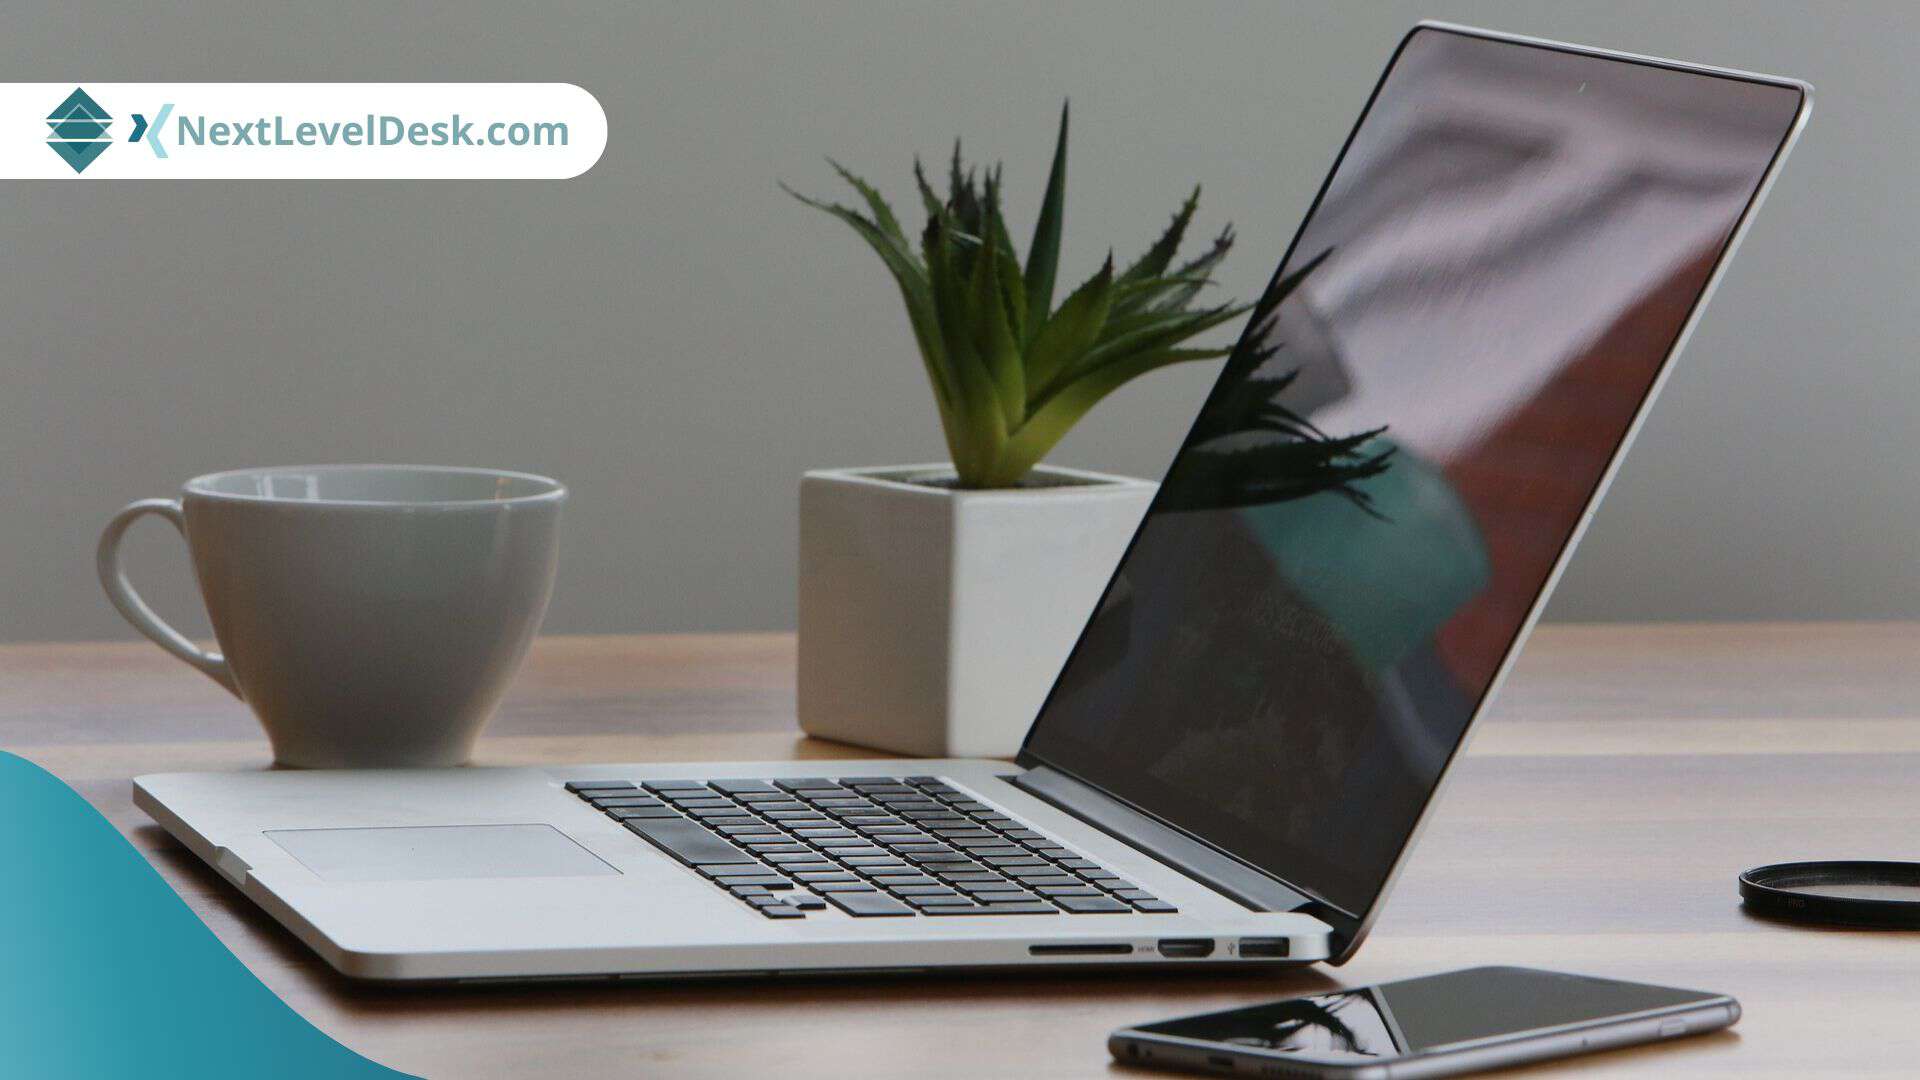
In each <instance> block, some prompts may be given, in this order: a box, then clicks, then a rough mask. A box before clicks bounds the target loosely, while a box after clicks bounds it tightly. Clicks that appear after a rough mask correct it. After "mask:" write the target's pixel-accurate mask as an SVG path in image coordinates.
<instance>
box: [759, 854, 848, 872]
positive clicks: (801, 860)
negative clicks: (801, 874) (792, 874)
mask: <svg viewBox="0 0 1920 1080" xmlns="http://www.w3.org/2000/svg"><path fill="white" fill-rule="evenodd" d="M767 861H768V862H770V863H772V864H773V865H775V866H779V867H784V868H786V869H788V870H825V869H826V868H827V867H830V866H832V865H833V864H832V863H831V862H828V861H827V860H826V859H823V858H821V857H820V856H818V855H812V854H807V853H804V852H803V853H801V854H798V855H769V856H767Z"/></svg>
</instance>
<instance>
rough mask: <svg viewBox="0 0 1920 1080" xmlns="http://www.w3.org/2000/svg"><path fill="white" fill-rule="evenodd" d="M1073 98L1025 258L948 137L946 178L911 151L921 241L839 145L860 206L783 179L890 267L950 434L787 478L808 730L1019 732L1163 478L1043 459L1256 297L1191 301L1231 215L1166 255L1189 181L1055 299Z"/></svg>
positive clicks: (1007, 745) (1014, 742)
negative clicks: (796, 484) (1183, 253)
mask: <svg viewBox="0 0 1920 1080" xmlns="http://www.w3.org/2000/svg"><path fill="white" fill-rule="evenodd" d="M1067 119H1068V115H1067V110H1066V109H1065V108H1064V107H1063V108H1062V110H1061V114H1060V129H1059V134H1058V137H1057V139H1056V141H1055V145H1054V152H1053V165H1052V169H1051V171H1050V172H1049V174H1048V177H1047V186H1046V192H1045V195H1044V196H1043V198H1042V200H1041V204H1040V213H1039V216H1038V219H1037V220H1036V222H1035V225H1034V230H1033V239H1032V241H1031V242H1030V243H1029V244H1028V247H1027V256H1026V262H1025V264H1024V265H1023V264H1022V263H1021V261H1020V259H1019V256H1018V252H1017V251H1016V250H1015V248H1014V245H1013V243H1012V241H1011V240H1010V239H1009V237H1008V235H1007V228H1006V223H1005V220H1004V218H1003V217H1002V214H1001V190H1002V188H1001V169H1000V167H999V166H998V165H996V166H994V167H993V168H992V169H990V170H985V171H978V170H975V169H973V168H970V167H967V166H966V165H965V163H964V162H963V161H962V159H961V156H960V148H959V144H958V143H956V144H955V146H954V153H953V162H952V166H951V169H950V171H949V175H948V180H947V193H946V197H945V198H944V199H942V198H940V197H939V196H937V195H936V194H935V193H934V190H933V187H932V185H931V184H930V183H929V182H928V180H927V177H926V173H925V170H924V169H923V168H922V167H921V164H920V161H919V159H918V158H916V159H915V160H914V170H913V171H914V180H915V181H916V183H917V185H918V187H919V194H920V201H921V204H922V206H923V208H924V210H925V213H926V225H925V227H924V228H923V229H922V230H921V231H920V235H919V237H918V239H917V242H915V241H913V240H909V238H908V236H907V234H906V232H905V231H904V230H903V228H902V227H901V224H900V222H899V219H898V218H896V217H895V216H894V213H893V210H892V208H891V207H890V206H889V205H888V204H887V202H886V200H885V199H884V198H883V197H882V196H881V195H880V193H879V192H878V191H877V190H875V189H874V187H873V186H872V185H870V184H868V183H867V182H866V181H864V180H862V179H861V178H860V177H858V176H856V175H854V174H853V173H851V172H849V171H848V170H847V169H845V168H843V167H841V166H840V165H839V164H838V163H837V162H833V161H832V160H831V159H829V164H831V165H832V166H833V168H834V170H835V171H836V172H838V173H839V175H840V177H841V179H843V180H845V181H846V182H847V184H848V185H849V186H851V187H852V188H853V190H854V191H855V193H857V194H858V196H859V198H860V201H861V202H862V203H863V204H864V207H865V212H862V211H861V210H860V209H856V208H853V207H849V206H844V205H838V204H833V203H828V202H822V201H819V200H815V199H811V198H808V197H806V196H804V195H801V194H799V193H798V192H794V191H793V190H792V189H791V188H785V185H782V187H783V188H784V189H785V190H787V191H788V193H789V194H792V195H793V196H794V197H795V198H797V199H799V200H800V201H801V202H804V203H806V204H807V205H808V206H811V207H815V208H817V209H820V210H823V211H825V212H827V213H829V214H832V215H833V216H834V217H836V218H839V219H840V220H841V221H843V222H845V223H846V224H847V225H848V226H850V227H851V228H852V229H853V230H854V231H855V232H857V233H859V234H860V237H861V238H862V239H863V240H865V241H866V242H867V244H868V245H869V246H871V247H872V248H873V250H874V251H875V252H876V253H877V254H878V255H879V256H880V259H881V261H882V262H883V263H884V264H885V265H886V268H887V270H888V272H889V273H890V274H891V275H892V276H893V279H894V282H895V284H896V285H897V286H898V287H899V289H900V296H901V299H902V301H903V302H904V304H905V306H906V312H907V321H908V323H909V325H910V326H911V327H912V329H913V335H914V340H915V342H916V343H917V345H918V347H919V353H920V361H921V364H922V366H923V367H924V369H925V372H926V376H927V380H928V382H929V383H930V384H931V385H932V389H933V398H934V403H935V405H936V407H937V409H938V414H939V417H940V426H941V431H942V432H943V433H944V435H945V437H946V444H947V449H948V452H949V454H950V455H951V460H950V461H948V462H945V463H939V464H928V465H902V466H884V467H878V468H855V469H832V470H817V471H810V472H808V473H806V474H805V475H804V476H803V478H802V480H801V483H800V597H799V622H800V658H799V716H800V724H801V726H802V727H803V728H804V729H805V730H806V731H808V732H810V733H812V734H815V735H820V736H824V737H828V738H834V739H841V740H845V741H848V742H855V743H861V744H865V745H868V746H874V747H879V748H882V749H886V750H891V751H895V752H899V753H907V754H923V755H934V756H938V755H956V756H1009V755H1011V754H1012V753H1013V752H1014V751H1015V750H1017V749H1018V747H1019V745H1020V742H1021V740H1022V738H1023V737H1024V736H1025V734H1026V730H1027V728H1028V727H1029V726H1030V725H1031V723H1032V722H1033V718H1034V715H1035V713H1036V711H1037V710H1038V708H1039V706H1040V704H1041V701H1042V699H1043V698H1044V696H1045V694H1046V692H1047V689H1048V687H1049V686H1051V685H1052V682H1053V680H1054V677H1055V676H1056V675H1057V674H1058V672H1059V670H1060V667H1061V665H1062V664H1063V663H1064V662H1065V660H1066V656H1067V652H1068V651H1069V650H1070V649H1071V648H1072V645H1073V642H1074V640H1075V638H1076V637H1077V636H1078V634H1079V632H1080V630H1081V627H1082V625H1083V624H1084V623H1085V621H1086V618H1087V615H1088V613H1089V612H1090V611H1091V610H1092V609H1093V606H1094V604H1095V603H1096V602H1097V601H1098V600H1099V596H1100V591H1101V589H1102V588H1103V587H1104V586H1105V585H1106V583H1107V580H1108V579H1109V578H1110V577H1111V576H1112V574H1113V569H1114V565H1115V564H1116V563H1117V562H1118V560H1119V558H1120V555H1121V554H1122V552H1123V551H1124V549H1125V547H1126V545H1127V542H1128V540H1129V539H1130V538H1131V537H1132V535H1133V533H1134V530H1135V529H1136V527H1137V526H1138V525H1139V522H1140V518H1141V515H1142V514H1144V513H1145V511H1146V508H1147V504H1148V503H1149V502H1150V501H1151V500H1152V498H1153V492H1154V487H1155V486H1154V485H1153V484H1152V483H1150V482H1147V481H1144V480H1134V479H1128V478H1125V477H1118V476H1107V475H1102V474H1099V473H1091V472H1081V471H1078V470H1072V469H1062V468H1052V467H1048V466H1043V465H1041V464H1040V462H1041V459H1042V458H1044V457H1045V456H1046V454H1047V452H1048V451H1050V450H1051V449H1052V448H1053V447H1054V445H1055V444H1057V443H1058V442H1059V441H1060V439H1061V438H1062V437H1063V436H1064V435H1066V433H1067V432H1068V431H1069V430H1070V429H1071V428H1072V427H1073V425H1074V424H1075V423H1077V422H1078V421H1079V420H1080V418H1081V417H1083V416H1085V415H1086V413H1087V411H1088V410H1090V409H1092V408H1093V407H1094V406H1095V405H1096V404H1098V403H1099V402H1100V400H1101V399H1102V398H1104V397H1106V396H1107V395H1108V394H1109V393H1112V392H1113V391H1114V390H1116V389H1118V388H1119V387H1120V386H1122V385H1124V384H1126V383H1127V382H1129V381H1131V380H1132V379H1135V378H1138V377H1139V376H1141V375H1144V374H1146V373H1147V372H1149V371H1153V370H1155V369H1156V368H1161V367H1166V366H1168V365H1171V364H1179V363H1187V362H1191V361H1196V360H1209V359H1214V358H1218V357H1221V356H1225V355H1226V354H1227V350H1225V349H1214V348H1193V347H1188V346H1187V345H1186V344H1185V343H1186V342H1188V340H1189V339H1191V338H1192V337H1194V336H1195V335H1197V334H1200V333H1203V332H1204V331H1206V330H1208V329H1211V328H1213V327H1216V326H1219V325H1221V324H1222V323H1225V322H1228V321H1230V320H1233V319H1235V318H1238V317H1239V316H1241V315H1243V314H1245V313H1246V311H1247V310H1248V308H1247V306H1245V305H1241V304H1235V303H1221V304H1214V305H1201V306H1195V304H1194V301H1195V300H1196V299H1197V298H1198V297H1199V294H1200V292H1201V290H1202V288H1203V287H1205V286H1206V285H1207V284H1208V283H1209V275H1210V274H1211V272H1212V270H1213V268H1214V267H1215V266H1216V265H1218V264H1219V262H1220V260H1221V259H1223V258H1224V257H1225V256H1226V254H1227V252H1228V251H1229V250H1230V249H1231V248H1232V246H1233V229H1232V226H1228V227H1227V228H1226V229H1224V230H1222V231H1221V232H1220V234H1219V235H1218V236H1217V237H1216V238H1215V239H1214V240H1213V242H1212V243H1211V244H1210V245H1209V246H1208V247H1207V249H1206V250H1205V251H1203V252H1201V253H1200V254H1199V255H1198V256H1197V257H1195V258H1193V259H1191V260H1189V261H1187V262H1184V263H1181V264H1178V265H1176V264H1175V263H1174V259H1175V256H1176V254H1177V252H1178V249H1179V247H1180V244H1181V240H1182V239H1183V237H1184V236H1185V235H1186V231H1187V227H1188V225H1189V223H1190V222H1191V221H1192V220H1193V215H1194V211H1195V210H1196V208H1197V207H1198V205H1199V197H1200V190H1199V188H1197V187H1196V188H1195V189H1194V191H1193V194H1192V195H1191V196H1189V197H1188V198H1187V200H1186V202H1185V203H1183V204H1182V205H1181V207H1180V208H1179V210H1178V211H1176V212H1175V214H1174V215H1173V220H1172V222H1171V224H1169V225H1168V226H1167V228H1166V230H1165V231H1164V232H1163V233H1162V234H1161V236H1160V238H1159V239H1158V240H1157V241H1155V242H1154V243H1153V245H1152V246H1151V247H1149V248H1148V249H1147V251H1146V253H1145V254H1143V255H1141V256H1140V257H1139V258H1138V259H1136V260H1134V261H1133V263H1131V264H1130V265H1128V266H1126V267H1125V268H1123V269H1119V270H1116V269H1115V267H1114V262H1113V256H1112V255H1111V254H1109V255H1108V256H1107V259H1106V261H1105V262H1104V263H1103V264H1102V265H1101V266H1100V268H1099V269H1098V270H1097V271H1095V273H1094V274H1093V276H1092V277H1090V278H1088V279H1087V280H1086V281H1085V282H1084V283H1082V284H1081V285H1080V286H1079V287H1077V288H1075V289H1073V290H1072V291H1071V292H1070V293H1068V294H1067V296H1066V298H1065V299H1064V300H1062V301H1061V302H1060V303H1059V304H1058V305H1055V303H1054V291H1055V290H1054V279H1055V276H1056V272H1057V270H1058V266H1059V254H1060V232H1061V223H1062V219H1063V216H1064V203H1065V197H1066V168H1067Z"/></svg>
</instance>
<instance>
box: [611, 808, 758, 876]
mask: <svg viewBox="0 0 1920 1080" xmlns="http://www.w3.org/2000/svg"><path fill="white" fill-rule="evenodd" d="M621 824H622V825H625V826H626V827H627V829H628V830H629V831H630V832H632V833H633V834H634V835H636V836H638V837H640V838H641V839H642V840H645V841H647V842H648V843H650V844H652V845H653V846H655V847H657V848H659V849H660V850H661V851H664V852H666V853H667V854H668V855H671V856H673V857H674V858H676V859H678V860H680V861H681V862H683V863H686V864H687V865H688V866H703V865H708V864H712V863H737V862H739V861H740V849H738V848H736V847H734V846H733V845H732V844H729V843H727V842H726V840H724V839H722V838H721V837H719V836H717V835H715V834H714V833H712V832H709V831H707V829H706V828H705V827H703V826H701V825H698V824H696V823H694V822H691V821H687V820H685V819H674V820H667V819H663V818H661V819H656V818H636V819H634V820H631V821H623V822H621Z"/></svg>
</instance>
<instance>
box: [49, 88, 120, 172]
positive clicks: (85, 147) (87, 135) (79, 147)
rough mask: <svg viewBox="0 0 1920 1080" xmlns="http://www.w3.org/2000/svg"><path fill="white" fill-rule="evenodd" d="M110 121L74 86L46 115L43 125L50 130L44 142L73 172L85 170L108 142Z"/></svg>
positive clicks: (83, 91) (109, 142)
mask: <svg viewBox="0 0 1920 1080" xmlns="http://www.w3.org/2000/svg"><path fill="white" fill-rule="evenodd" d="M112 124H113V117H112V116H111V115H110V114H108V112H107V110H105V109H103V108H101V107H100V103H99V102H97V101H95V100H93V99H92V98H91V97H88V96H87V92H86V91H85V90H82V89H80V88H79V87H77V86H76V87H74V88H73V93H71V94H68V95H67V100H65V101H63V102H61V103H60V104H59V106H58V107H56V108H55V109H54V110H53V111H52V112H50V113H48V114H47V126H48V127H50V128H52V129H53V134H51V135H49V136H47V145H48V146H51V147H53V152H54V153H56V154H59V155H60V157H61V158H62V159H64V160H65V161H66V163H67V164H69V165H71V166H73V171H74V172H85V171H86V169H87V166H89V165H91V164H93V159H94V158H97V157H99V156H100V155H101V154H102V153H103V152H104V151H105V150H106V149H107V147H108V146H110V145H112V143H113V140H112V139H111V138H109V137H108V136H107V128H108V127H110V126H112Z"/></svg>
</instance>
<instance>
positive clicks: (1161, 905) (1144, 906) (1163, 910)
mask: <svg viewBox="0 0 1920 1080" xmlns="http://www.w3.org/2000/svg"><path fill="white" fill-rule="evenodd" d="M1133 906H1134V907H1135V908H1137V909H1139V910H1141V911H1144V912H1146V913H1147V914H1149V915H1170V914H1172V913H1174V912H1176V911H1179V910H1180V909H1179V908H1177V907H1174V906H1173V905H1172V904H1169V903H1167V902H1166V901H1165V900H1135V901H1134V902H1133Z"/></svg>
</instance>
